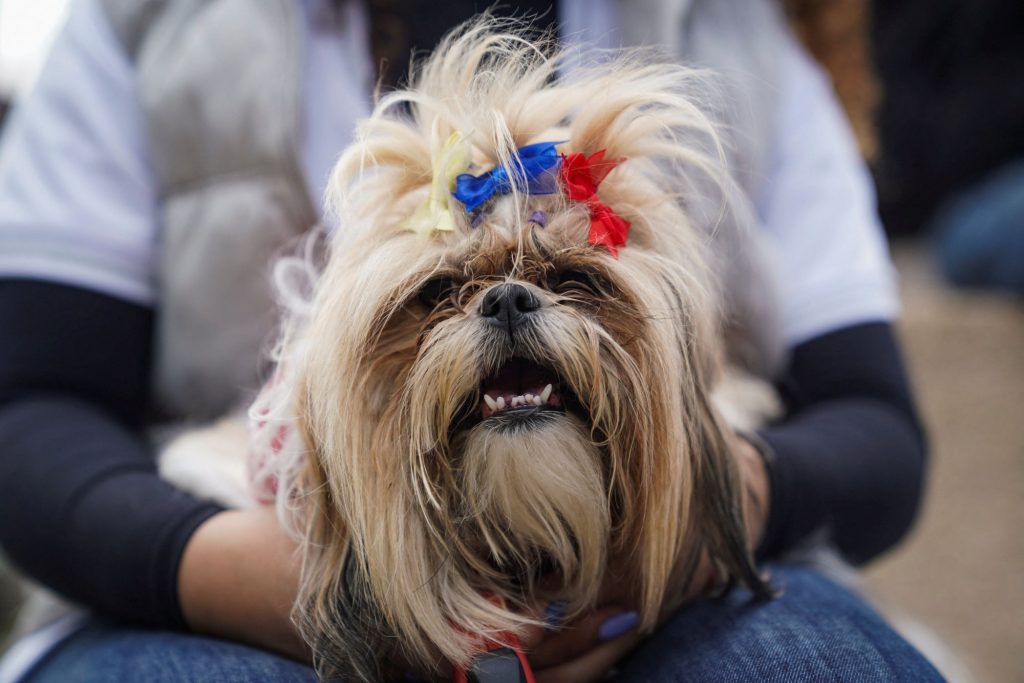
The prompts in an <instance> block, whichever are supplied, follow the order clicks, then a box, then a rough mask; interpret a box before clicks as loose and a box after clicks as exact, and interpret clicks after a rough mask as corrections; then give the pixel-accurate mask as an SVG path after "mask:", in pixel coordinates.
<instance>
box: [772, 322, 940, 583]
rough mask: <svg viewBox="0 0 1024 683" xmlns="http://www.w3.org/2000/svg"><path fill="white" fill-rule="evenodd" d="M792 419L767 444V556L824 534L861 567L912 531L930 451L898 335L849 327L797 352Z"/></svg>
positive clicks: (791, 379) (882, 327)
mask: <svg viewBox="0 0 1024 683" xmlns="http://www.w3.org/2000/svg"><path fill="white" fill-rule="evenodd" d="M782 388H783V395H784V397H785V399H786V403H787V408H788V414H787V417H786V419H785V420H783V421H782V422H780V423H779V424H776V425H772V426H769V427H767V428H765V429H763V430H762V431H761V432H760V436H761V437H762V438H763V439H764V440H765V441H766V442H767V443H768V445H769V446H770V448H771V450H772V451H774V454H773V458H772V463H771V466H770V467H769V474H770V477H771V488H772V493H771V496H772V499H771V511H770V514H769V519H768V526H767V529H766V532H765V538H764V541H763V543H762V545H761V549H760V553H759V554H760V555H761V556H762V557H770V556H772V555H777V554H778V553H780V552H782V551H784V550H787V549H790V548H792V547H794V546H795V545H797V544H798V543H799V542H800V541H801V540H803V539H805V538H807V537H808V536H809V535H811V534H812V533H814V532H815V531H817V530H818V529H820V528H822V527H825V528H826V529H827V530H828V532H829V537H830V538H831V539H832V540H833V541H834V542H835V544H836V545H837V546H838V548H839V550H840V551H841V552H842V553H843V555H844V556H845V557H846V558H847V559H848V560H850V561H852V562H854V563H858V564H859V563H863V562H866V561H867V560H869V559H871V558H872V557H874V556H876V555H878V554H879V553H881V552H883V551H885V550H886V549H888V548H890V547H891V546H892V545H893V544H895V543H896V542H897V541H898V540H899V539H900V538H902V537H903V535H904V534H905V533H906V532H907V530H908V529H909V528H910V525H911V523H912V522H913V520H914V517H915V515H916V513H917V510H918V507H919V504H920V500H921V493H922V488H923V482H924V466H925V455H926V445H925V438H924V433H923V430H922V427H921V424H920V421H919V420H918V417H917V412H916V410H915V408H914V403H913V399H912V397H911V394H910V389H909V386H908V382H907V378H906V373H905V371H904V368H903V362H902V360H901V357H900V353H899V349H898V346H897V342H896V339H895V336H894V334H893V331H892V329H891V327H890V326H889V325H888V324H886V323H870V324H864V325H857V326H853V327H848V328H845V329H842V330H838V331H836V332H832V333H830V334H826V335H824V336H821V337H818V338H815V339H812V340H810V341H808V342H805V343H803V344H801V345H800V346H798V347H797V348H796V349H794V352H793V356H792V359H791V363H790V368H789V372H788V376H787V378H786V380H785V382H784V383H783V385H782Z"/></svg>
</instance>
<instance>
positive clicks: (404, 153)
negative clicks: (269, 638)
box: [261, 20, 769, 680]
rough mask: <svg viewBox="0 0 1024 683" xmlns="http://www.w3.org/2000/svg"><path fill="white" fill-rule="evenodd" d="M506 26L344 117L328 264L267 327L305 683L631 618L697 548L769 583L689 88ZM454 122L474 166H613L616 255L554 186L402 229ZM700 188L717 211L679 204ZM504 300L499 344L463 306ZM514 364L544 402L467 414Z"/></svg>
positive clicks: (655, 614) (667, 586) (655, 66)
mask: <svg viewBox="0 0 1024 683" xmlns="http://www.w3.org/2000/svg"><path fill="white" fill-rule="evenodd" d="M497 28H499V29H502V30H505V31H508V30H509V28H510V27H509V26H508V25H505V26H502V27H497ZM512 29H513V30H512V32H511V33H509V32H505V33H500V32H496V26H495V24H494V23H493V22H491V21H488V20H484V21H482V22H477V23H474V24H471V25H469V26H468V27H464V28H463V29H462V30H460V31H458V32H456V33H455V34H453V35H452V36H451V37H449V38H448V39H446V40H445V41H444V42H443V44H442V45H441V46H440V48H439V49H438V50H437V52H436V53H435V54H434V56H432V57H431V58H429V59H428V60H427V61H426V62H424V63H423V64H421V65H419V66H418V67H417V68H416V69H415V70H414V76H413V81H412V87H411V88H410V89H409V90H408V91H401V92H395V93H392V94H390V95H387V96H386V97H384V98H383V99H382V100H381V101H380V103H379V104H378V106H377V108H376V111H375V112H374V114H373V116H372V117H371V118H370V119H368V120H366V121H364V122H363V123H362V124H361V126H360V128H359V130H358V135H357V139H356V142H355V143H354V144H353V145H352V146H351V147H350V148H349V149H348V150H347V151H346V152H345V153H344V154H343V156H342V157H341V159H340V161H339V162H338V164H337V167H336V170H335V172H334V176H333V179H332V181H331V188H332V189H331V196H330V198H329V199H330V203H331V206H332V207H333V209H334V211H335V213H336V217H337V221H338V224H339V228H338V230H337V232H336V234H335V235H334V236H333V238H332V242H331V244H330V250H329V258H328V259H327V261H326V263H325V265H324V266H323V268H322V272H321V273H319V274H318V276H317V281H316V284H315V290H314V293H313V296H312V301H311V302H310V303H309V305H308V306H292V308H293V309H301V310H292V313H291V316H290V318H289V321H288V322H287V323H286V325H285V334H284V335H283V342H282V344H281V346H280V349H279V358H278V360H279V363H280V365H279V379H278V381H277V383H276V384H275V385H274V387H273V389H272V390H271V392H270V396H269V399H268V403H267V405H268V406H270V413H269V416H268V415H262V416H261V419H269V420H276V419H294V424H295V425H296V430H297V434H298V435H300V436H301V439H296V442H297V443H299V444H300V447H299V448H295V449H292V451H293V452H291V453H288V452H286V453H282V455H281V461H282V462H281V463H280V467H281V469H280V471H279V475H280V476H279V486H280V490H279V494H278V496H279V498H278V502H279V505H280V506H281V509H282V510H283V511H284V512H285V513H286V514H285V517H286V521H288V522H290V523H291V524H293V525H294V526H295V528H296V529H297V530H298V532H299V533H300V534H301V537H302V546H301V547H302V552H303V568H302V581H301V589H300V595H299V600H298V603H297V605H296V608H295V617H296V621H297V624H298V626H299V629H300V631H301V633H302V635H303V636H304V638H305V639H306V640H307V642H308V643H309V644H310V645H311V647H312V649H313V652H314V653H315V659H316V665H317V669H318V671H319V673H320V674H321V675H323V676H324V677H334V676H345V677H350V680H378V679H381V678H384V677H387V676H389V675H391V674H392V673H393V672H392V671H390V670H389V668H388V666H389V663H390V662H393V661H397V660H399V659H401V660H403V661H410V662H412V664H413V665H414V666H415V667H417V668H418V669H419V670H420V671H421V672H423V673H426V674H428V675H429V674H432V673H433V674H436V673H437V672H438V671H439V670H440V665H441V662H443V661H447V662H452V663H458V664H464V663H466V662H467V661H468V660H469V659H470V658H471V657H472V655H473V654H474V653H475V651H476V649H477V648H478V647H479V645H480V641H481V638H484V639H487V638H490V639H498V640H500V639H501V638H502V634H506V633H509V632H515V631H516V630H517V629H520V628H522V627H524V626H525V625H528V624H535V623H537V622H536V621H535V619H534V618H533V617H532V616H530V614H532V613H531V612H529V610H531V609H533V608H534V607H535V606H536V605H537V604H543V603H544V602H545V601H548V600H554V599H560V600H564V601H565V602H566V603H567V605H568V614H569V615H570V616H572V615H575V614H579V613H581V612H582V611H584V610H587V609H588V608H592V607H593V606H594V605H595V601H596V599H597V596H598V590H599V588H600V587H601V585H602V582H603V581H604V580H605V579H607V578H609V577H610V576H612V575H614V577H615V580H616V581H618V582H619V583H620V584H621V585H622V586H626V587H628V594H627V595H626V596H624V597H625V598H626V599H628V600H631V601H632V602H633V604H635V605H636V607H637V609H638V611H639V613H640V615H641V623H642V628H644V629H651V628H653V627H654V625H655V624H656V622H657V620H658V618H659V615H661V614H663V611H664V610H667V609H669V608H670V607H671V606H672V605H673V604H675V603H676V602H677V601H678V599H679V596H680V594H681V592H682V591H683V590H684V589H685V587H686V586H687V584H688V582H689V579H690V578H691V575H692V572H693V568H694V566H695V564H696V558H697V555H698V553H700V552H701V550H702V549H706V550H707V551H708V553H709V554H710V555H711V557H712V558H713V559H714V561H715V562H716V563H717V564H718V566H719V567H720V568H721V570H722V571H723V572H724V573H725V574H726V575H727V576H728V577H730V578H731V579H733V580H736V581H739V582H742V583H744V584H746V585H747V586H749V587H750V588H751V589H753V591H754V592H755V593H756V594H757V595H760V596H766V595H768V594H769V588H768V586H767V585H766V583H765V582H764V581H763V579H762V578H761V577H760V576H759V575H758V573H757V572H756V571H755V568H754V565H753V562H752V559H751V556H750V552H749V548H748V547H747V545H746V542H745V540H744V539H745V533H744V528H743V520H742V511H741V501H740V496H739V492H738V484H737V474H736V471H735V467H734V464H733V460H732V456H731V454H730V448H729V437H728V436H727V435H728V433H729V432H728V428H727V427H726V426H725V425H724V424H723V420H722V419H721V417H720V416H719V414H718V412H717V410H716V409H715V408H714V407H713V403H712V401H711V396H712V391H713V389H714V387H715V384H716V382H717V381H718V378H719V377H720V371H721V368H722V366H723V363H724V362H725V361H726V359H727V356H728V354H727V345H726V343H725V341H724V339H723V336H722V329H723V328H724V322H725V321H723V320H722V315H721V307H720V305H719V299H718V296H717V294H716V283H715V279H714V276H713V273H712V272H711V269H710V268H709V265H708V263H709V259H708V253H707V241H708V240H707V235H708V234H709V232H710V230H711V229H713V226H711V228H709V226H707V225H698V224H697V223H698V222H705V223H707V222H712V223H713V222H714V221H716V220H718V219H720V218H721V216H722V215H724V213H725V212H728V211H735V210H736V209H735V207H733V206H732V200H733V199H736V198H737V197H738V191H737V190H735V189H734V187H733V185H732V183H731V181H730V178H729V175H728V173H727V172H726V171H725V168H724V163H723V162H722V159H723V158H724V155H723V154H722V153H721V149H720V147H719V145H720V143H719V139H720V138H719V135H718V131H717V130H716V127H715V125H714V123H713V122H712V121H711V120H710V119H709V117H708V116H706V115H705V114H704V113H703V112H702V109H701V107H700V106H698V105H699V101H698V100H697V99H695V98H699V96H700V94H701V93H702V92H705V88H704V85H705V83H706V78H707V77H706V76H705V75H702V74H698V73H696V72H694V71H692V70H688V69H686V68H683V67H680V66H677V65H673V64H670V63H667V62H661V61H659V60H657V59H656V58H653V57H652V56H651V55H650V54H649V53H643V52H631V53H621V54H615V55H610V56H607V55H606V56H605V59H604V60H602V61H601V63H599V64H594V65H591V66H588V65H586V64H582V63H580V62H579V61H578V60H577V59H576V58H573V59H569V57H568V56H567V55H566V54H564V53H558V52H552V50H551V49H550V46H549V45H548V44H546V43H544V42H543V41H542V42H540V43H537V42H530V41H528V40H526V39H524V38H522V37H521V35H520V34H519V33H517V32H516V31H515V30H514V27H512ZM569 62H571V63H572V70H571V77H570V78H567V79H560V78H559V77H558V72H559V71H560V70H563V69H568V67H569ZM456 131H457V132H460V133H461V134H463V135H464V136H466V138H467V139H468V140H469V141H470V142H471V143H472V147H473V155H474V160H475V162H476V164H477V167H478V168H480V169H488V168H491V167H493V166H494V165H495V164H510V163H514V159H513V154H514V151H515V150H516V149H517V148H518V147H520V146H523V145H526V144H529V143H532V142H536V141H538V140H564V141H566V142H565V143H564V144H562V145H561V146H560V149H561V150H562V151H565V152H582V153H585V154H591V153H593V152H595V151H597V150H601V149H607V150H608V157H609V158H622V159H624V160H625V161H623V162H622V163H621V164H620V165H619V167H618V168H616V169H615V170H614V171H613V172H612V173H611V174H610V175H609V176H608V178H607V179H606V180H605V182H604V183H603V184H602V185H601V188H600V196H601V199H602V201H604V202H605V203H606V204H608V205H609V206H611V207H612V208H613V209H614V210H615V211H616V212H617V213H619V214H620V215H621V216H623V217H624V218H626V219H627V220H628V221H629V222H630V224H631V230H630V234H629V240H628V243H627V244H626V245H625V246H624V247H622V248H621V249H620V250H619V256H618V258H613V257H612V255H610V254H609V253H608V251H607V250H605V249H603V248H600V247H594V246H591V245H590V244H588V238H587V235H588V229H589V215H588V210H587V207H586V206H584V205H582V204H578V203H572V202H570V201H568V200H567V199H566V198H565V197H563V196H562V195H561V194H560V193H556V194H554V195H548V196H527V195H525V194H521V193H518V192H513V193H512V194H510V195H507V196H503V197H499V198H497V199H494V200H492V202H491V203H490V204H489V206H488V207H487V209H486V211H485V213H484V214H483V218H482V220H480V221H478V222H477V223H476V224H472V225H471V221H470V219H469V217H468V216H466V215H465V213H464V212H463V211H462V207H461V205H459V204H458V203H457V202H454V201H453V207H452V211H453V213H454V214H455V219H456V228H455V230H454V231H453V232H438V233H435V234H434V235H432V236H424V235H420V234H416V233H413V232H410V231H408V230H406V229H405V228H404V222H405V220H406V219H407V218H408V217H409V216H410V215H411V214H412V213H413V211H414V210H415V209H416V207H417V206H418V205H419V204H420V203H421V202H422V201H423V199H424V197H425V195H426V192H427V187H428V186H429V184H430V182H431V180H432V178H431V169H432V164H433V161H434V160H435V159H436V157H437V155H439V154H441V153H442V148H443V146H444V144H445V141H446V140H447V139H448V138H449V136H450V135H451V134H452V133H453V132H456ZM708 187H714V188H716V189H717V191H718V192H719V193H720V197H721V198H722V200H723V203H722V208H721V212H722V213H720V214H719V215H717V216H716V215H706V212H704V213H701V212H697V211H695V210H694V209H693V207H694V206H696V205H697V202H696V199H697V197H696V196H695V195H694V194H693V193H695V192H697V191H701V192H704V191H706V188H708ZM698 188H704V189H702V190H698ZM701 199H706V197H701ZM537 210H543V211H545V212H546V213H547V215H548V216H549V217H550V218H549V220H548V221H547V224H546V226H544V227H541V226H540V225H538V224H536V223H534V222H531V221H530V220H529V217H530V216H531V215H532V214H533V213H534V212H535V211H537ZM503 283H517V284H519V285H522V286H523V287H526V288H527V289H528V291H529V293H530V294H531V295H532V296H533V297H534V298H535V300H536V301H537V302H538V303H539V304H540V308H539V310H537V311H535V312H533V313H532V314H531V315H530V316H529V322H528V323H526V324H524V325H523V326H521V327H519V328H517V329H516V330H515V331H514V333H513V332H511V331H510V330H505V329H500V328H497V327H495V326H493V325H489V324H487V321H486V320H485V319H484V317H483V316H482V315H481V313H480V306H481V301H482V299H483V297H484V296H485V295H486V293H487V292H488V291H489V290H490V289H491V288H493V287H495V286H499V285H501V284H503ZM513 359H519V360H513ZM524 360H527V361H529V362H530V363H531V365H530V367H531V368H533V370H532V371H534V372H536V368H538V367H539V368H544V369H545V370H544V372H549V373H550V375H551V378H552V380H551V381H552V382H553V383H554V385H555V386H556V392H557V393H558V395H559V396H560V402H561V404H562V407H563V410H541V409H540V408H538V409H537V411H536V413H535V414H531V415H528V416H525V417H516V418H512V417H508V416H503V415H498V416H493V417H490V418H489V419H482V417H481V400H482V390H483V387H484V384H485V383H486V382H488V381H493V380H488V379H487V378H488V377H493V376H494V375H495V374H496V373H497V372H498V371H499V369H500V368H502V367H503V366H505V365H506V364H507V363H509V362H514V363H523V361H524ZM291 416H294V418H292V417H291ZM286 450H287V449H286ZM490 596H500V597H501V598H503V599H504V605H498V604H496V603H495V602H494V601H493V600H491V599H490Z"/></svg>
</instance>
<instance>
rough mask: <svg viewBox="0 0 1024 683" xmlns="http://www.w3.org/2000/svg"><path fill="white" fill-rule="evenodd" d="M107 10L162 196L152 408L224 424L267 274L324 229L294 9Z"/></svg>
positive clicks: (247, 362) (158, 2)
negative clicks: (302, 158) (310, 182)
mask: <svg viewBox="0 0 1024 683" xmlns="http://www.w3.org/2000/svg"><path fill="white" fill-rule="evenodd" d="M104 3H105V5H106V9H107V12H108V14H109V17H110V21H111V24H112V26H113V27H114V29H115V32H116V33H117V34H118V36H119V37H120V39H121V41H122V43H123V44H124V46H125V48H126V50H127V51H128V53H129V55H130V56H131V57H132V58H133V59H134V61H135V64H136V73H137V85H138V93H139V98H140V102H141V105H142V110H143V113H144V115H145V118H146V122H147V127H148V133H149V142H150V145H151V153H152V159H153V164H154V170H155V174H156V182H157V186H158V193H159V201H160V218H161V221H162V225H161V230H160V234H159V236H158V241H159V245H158V250H157V253H158V255H159V256H158V263H157V270H156V273H155V277H156V278H157V282H156V291H157V292H158V300H157V307H156V312H157V326H156V337H155V340H156V343H155V373H156V374H155V377H154V392H155V400H156V403H157V405H158V406H159V407H160V408H161V409H162V410H164V411H166V412H167V413H169V414H170V415H173V416H176V417H187V418H193V419H206V418H212V417H216V416H217V415H219V414H223V413H224V412H225V411H227V410H229V409H231V408H232V407H235V404H236V403H238V402H239V401H241V400H243V398H244V397H245V395H246V392H250V391H252V390H254V389H255V388H257V387H258V384H259V378H260V375H261V367H260V365H261V358H263V356H264V354H262V353H261V351H262V350H263V348H264V347H265V345H266V344H267V343H268V342H269V341H271V337H270V335H271V334H272V331H273V327H274V320H275V315H274V305H273V298H272V292H271V287H270V273H269V268H270V264H271V262H272V261H273V257H274V255H275V254H276V253H278V252H279V251H281V250H282V249H284V248H285V247H286V246H287V245H289V244H290V243H292V242H294V240H295V239H296V238H297V237H298V236H299V235H301V234H302V233H303V232H305V231H306V230H307V229H309V228H310V227H311V226H312V225H313V224H314V223H315V222H316V221H317V219H318V216H317V212H316V210H315V208H314V207H313V206H312V204H311V203H310V200H309V194H308V193H307V191H306V187H305V184H304V182H305V181H304V179H303V177H302V172H301V169H300V166H299V161H298V150H299V146H300V137H299V135H300V120H301V115H302V111H301V104H302V98H301V88H302V80H301V69H302V63H301V59H300V58H301V54H302V52H301V46H300V44H299V40H300V31H301V26H300V25H299V23H298V22H299V21H301V20H302V18H301V16H300V14H299V12H298V3H297V2H296V0H104Z"/></svg>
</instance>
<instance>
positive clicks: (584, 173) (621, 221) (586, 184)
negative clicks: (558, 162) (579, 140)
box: [562, 149, 629, 258]
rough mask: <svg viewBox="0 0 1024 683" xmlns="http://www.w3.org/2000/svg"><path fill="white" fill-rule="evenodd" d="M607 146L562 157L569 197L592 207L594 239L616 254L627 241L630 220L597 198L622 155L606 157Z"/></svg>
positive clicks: (563, 179) (591, 232)
mask: <svg viewBox="0 0 1024 683" xmlns="http://www.w3.org/2000/svg"><path fill="white" fill-rule="evenodd" d="M605 151H606V150H603V149H602V150H600V151H598V152H594V153H593V154H591V155H590V156H589V157H586V156H583V155H582V154H580V153H579V152H574V153H572V154H569V155H567V156H563V157H562V181H563V183H564V185H565V192H566V194H567V195H568V196H569V199H571V200H573V201H574V202H584V203H586V204H587V207H588V208H589V209H590V243H591V244H594V245H597V244H603V245H604V246H605V247H607V248H608V251H609V252H611V254H612V256H614V257H615V258H618V257H619V251H618V247H621V246H622V245H624V244H625V243H626V237H627V236H628V235H629V221H627V220H626V219H625V218H623V217H622V216H620V215H619V214H617V213H615V211H614V210H613V209H612V208H611V207H610V206H608V205H607V204H605V203H604V202H602V201H601V200H600V199H598V198H597V187H598V185H600V184H601V181H603V180H604V179H605V176H607V175H608V174H609V173H611V171H612V169H613V168H615V167H616V166H618V164H619V162H620V161H622V160H621V159H610V160H605V158H604V154H605Z"/></svg>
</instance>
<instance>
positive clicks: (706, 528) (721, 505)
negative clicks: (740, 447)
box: [693, 394, 775, 598]
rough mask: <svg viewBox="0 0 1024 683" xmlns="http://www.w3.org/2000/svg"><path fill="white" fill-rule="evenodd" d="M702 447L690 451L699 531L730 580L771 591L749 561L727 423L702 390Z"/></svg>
mask: <svg viewBox="0 0 1024 683" xmlns="http://www.w3.org/2000/svg"><path fill="white" fill-rule="evenodd" d="M699 410H700V411H701V413H702V415H701V417H700V419H699V424H700V430H701V439H700V440H701V442H702V444H703V447H702V448H700V449H699V450H698V451H697V452H696V453H694V457H695V463H694V472H695V482H694V500H693V505H694V513H695V515H694V516H695V518H696V520H697V525H698V528H699V530H700V535H701V537H702V538H703V539H704V541H705V542H706V543H707V544H708V551H709V553H710V555H711V557H712V559H713V560H715V561H716V562H718V563H720V564H721V565H722V566H724V568H725V570H726V572H727V574H728V577H729V581H730V582H739V583H741V584H743V585H744V586H746V587H747V588H749V589H750V591H751V592H752V593H753V594H754V595H755V596H756V597H758V598H770V597H772V596H773V595H774V594H775V592H774V589H773V588H772V586H771V585H770V584H769V583H768V581H767V579H766V578H765V577H764V576H762V575H761V574H760V573H759V572H758V571H757V567H756V566H755V564H754V558H753V549H752V548H750V547H749V545H748V543H747V537H748V536H747V529H746V523H745V520H744V516H743V500H742V495H743V487H742V485H741V482H740V473H739V468H738V466H737V463H736V456H735V455H734V453H733V450H732V448H733V446H732V444H733V440H732V439H730V438H729V428H728V427H727V426H724V424H723V422H722V420H721V418H720V417H719V416H718V415H717V413H716V412H715V410H714V408H713V407H712V405H711V403H710V402H709V401H708V400H707V397H706V394H702V395H701V398H700V406H699Z"/></svg>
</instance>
